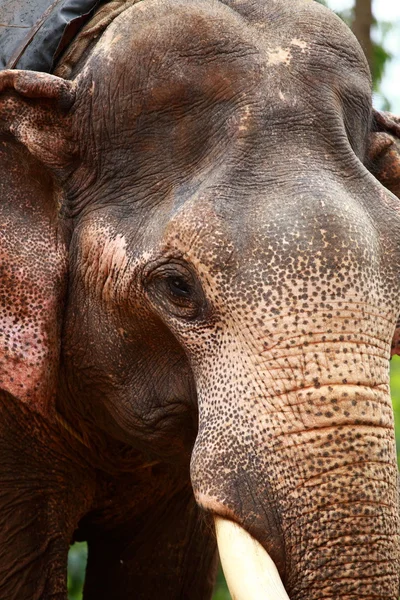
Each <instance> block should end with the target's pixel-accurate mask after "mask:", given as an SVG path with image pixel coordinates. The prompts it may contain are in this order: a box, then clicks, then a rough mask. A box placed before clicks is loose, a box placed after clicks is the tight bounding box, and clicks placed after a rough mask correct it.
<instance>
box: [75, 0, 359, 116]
mask: <svg viewBox="0 0 400 600" xmlns="http://www.w3.org/2000/svg"><path fill="white" fill-rule="evenodd" d="M255 4H256V5H257V7H255V6H254V5H255ZM288 4H293V6H291V7H290V6H289V7H288V6H287V5H288ZM315 5H316V3H315V2H306V1H305V0H296V1H295V2H293V3H287V2H260V3H243V2H241V3H239V4H237V3H236V2H228V1H226V2H213V3H210V2H206V1H198V2H192V1H189V2H185V3H184V2H179V1H176V0H168V1H167V2H165V1H164V0H162V1H161V0H147V1H146V2H138V3H137V4H135V5H134V6H132V7H131V8H129V9H127V10H126V11H125V12H124V13H123V14H122V15H120V16H119V17H117V18H116V19H115V21H114V23H113V24H112V25H111V26H110V27H109V28H108V29H107V31H106V33H105V34H104V35H103V36H102V38H101V40H100V41H99V43H98V44H97V45H96V49H95V51H94V53H93V55H92V56H91V58H90V59H89V61H88V64H87V69H86V70H85V72H87V71H88V70H89V71H90V72H91V76H92V77H94V79H95V80H96V79H98V78H99V77H101V76H102V75H101V74H102V73H103V72H104V69H106V70H107V80H106V84H108V85H109V86H110V93H111V94H112V96H113V98H114V101H118V97H116V96H115V85H117V89H118V92H119V94H118V96H119V97H120V98H121V97H122V98H123V102H126V97H125V92H126V93H128V91H129V93H131V94H132V92H133V97H132V101H131V104H132V107H131V108H132V110H133V113H136V110H138V107H140V106H142V105H143V99H144V98H147V100H146V102H147V103H149V102H151V106H152V109H153V110H155V109H156V108H157V106H158V105H159V104H160V103H161V104H162V102H163V101H165V102H167V101H170V100H171V98H172V97H177V96H179V95H181V96H182V94H183V88H184V86H185V84H190V85H191V86H193V85H195V86H196V90H197V92H199V90H200V88H203V89H206V88H208V89H209V91H214V93H218V94H219V95H220V96H221V95H224V94H228V96H230V97H231V96H232V94H234V93H238V92H239V91H240V90H242V91H243V90H248V89H249V88H251V87H252V86H254V85H256V84H257V85H260V84H261V81H262V84H261V85H262V87H263V95H264V96H265V94H267V95H268V96H270V95H273V96H274V100H275V101H276V102H279V101H283V102H287V100H288V96H287V94H285V92H283V91H282V90H281V89H280V88H281V85H282V84H283V83H284V82H286V84H287V83H288V82H289V83H290V86H289V87H290V89H291V90H292V93H294V90H295V89H297V88H298V87H299V86H298V84H299V80H298V75H299V73H302V74H303V75H304V76H306V78H307V80H308V83H307V85H309V82H310V81H312V80H313V79H316V80H324V81H328V80H330V81H331V82H332V81H334V80H337V79H338V77H339V79H342V80H343V81H344V80H345V81H346V82H347V83H346V85H348V83H349V81H350V80H351V79H352V78H353V76H354V75H356V78H357V77H359V75H360V73H361V74H362V75H363V76H364V77H365V82H364V83H366V88H368V82H369V75H368V68H367V66H366V61H365V59H364V57H363V54H362V52H361V49H360V48H359V46H358V44H357V42H356V40H355V38H354V37H353V36H352V34H351V33H350V32H349V31H348V29H347V28H346V27H345V26H344V25H343V24H342V23H341V22H340V20H339V19H337V18H336V17H335V16H334V15H333V13H331V12H330V11H328V10H325V9H322V8H321V7H319V6H318V5H317V6H315ZM132 57H134V59H133V60H132ZM111 64H112V65H113V68H112V70H110V65H111ZM99 82H100V79H99ZM129 83H131V89H129ZM336 83H337V82H336ZM96 85H97V84H96ZM100 85H101V83H100ZM301 86H304V82H302V83H301ZM286 87H287V86H286ZM182 100H184V98H182Z"/></svg>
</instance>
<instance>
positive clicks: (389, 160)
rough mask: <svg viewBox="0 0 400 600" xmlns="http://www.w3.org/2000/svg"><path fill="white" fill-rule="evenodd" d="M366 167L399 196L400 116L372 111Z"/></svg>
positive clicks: (398, 339)
mask: <svg viewBox="0 0 400 600" xmlns="http://www.w3.org/2000/svg"><path fill="white" fill-rule="evenodd" d="M368 168H369V170H370V171H371V173H372V174H373V175H375V177H376V178H377V179H379V181H380V182H381V183H382V185H384V186H385V187H386V188H387V189H388V190H390V191H391V192H393V194H395V195H396V196H397V197H398V198H400V117H397V116H395V115H392V114H390V113H380V112H378V111H374V115H373V131H372V133H371V138H370V147H369V154H368ZM399 210H400V206H399ZM395 354H399V355H400V318H399V320H398V322H397V325H396V329H395V333H394V336H393V341H392V356H393V355H395Z"/></svg>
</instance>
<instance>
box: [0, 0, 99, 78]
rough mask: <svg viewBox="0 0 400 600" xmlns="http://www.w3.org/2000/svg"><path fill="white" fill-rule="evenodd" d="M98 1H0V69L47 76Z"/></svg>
mask: <svg viewBox="0 0 400 600" xmlns="http://www.w3.org/2000/svg"><path fill="white" fill-rule="evenodd" d="M102 3H103V2H102V1H101V0H55V1H53V2H51V0H0V70H1V69H28V70H32V71H44V72H46V73H51V71H52V68H53V64H54V61H55V59H56V58H57V56H59V55H60V54H61V53H62V51H63V50H64V49H65V48H66V47H67V45H68V44H69V42H70V41H71V40H72V39H73V38H74V36H75V35H76V33H77V32H78V31H79V29H80V28H81V27H82V26H83V25H84V23H85V22H86V21H87V20H88V19H89V18H90V17H91V14H92V13H93V11H94V9H95V8H96V7H97V6H99V5H100V4H102Z"/></svg>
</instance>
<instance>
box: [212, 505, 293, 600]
mask: <svg viewBox="0 0 400 600" xmlns="http://www.w3.org/2000/svg"><path fill="white" fill-rule="evenodd" d="M214 522H215V532H216V536H217V543H218V550H219V554H220V558H221V563H222V568H223V570H224V573H225V577H226V581H227V583H228V587H229V591H230V593H231V596H232V598H233V599H234V600H260V599H261V598H268V599H269V600H289V596H288V595H287V593H286V590H285V588H284V586H283V583H282V581H281V578H280V576H279V573H278V570H277V568H276V566H275V563H274V562H273V560H272V559H271V558H270V556H269V555H268V553H267V552H266V551H265V550H264V548H263V547H262V546H261V544H259V543H258V542H257V541H256V540H255V539H254V538H253V537H251V535H249V534H248V533H247V531H245V530H244V529H243V528H242V527H240V526H239V525H237V524H236V523H233V522H232V521H228V520H227V519H224V518H222V517H218V516H216V517H214Z"/></svg>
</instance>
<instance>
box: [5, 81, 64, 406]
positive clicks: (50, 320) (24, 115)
mask: <svg viewBox="0 0 400 600" xmlns="http://www.w3.org/2000/svg"><path fill="white" fill-rule="evenodd" d="M73 102H74V90H73V85H72V84H71V83H69V82H66V81H64V80H62V79H59V78H57V77H53V76H51V75H46V74H41V73H34V72H29V71H3V72H1V73H0V169H1V177H0V390H5V391H6V392H8V393H10V394H12V395H13V396H14V397H15V398H17V399H18V400H19V401H21V402H24V403H28V404H29V405H30V406H31V407H32V408H33V409H34V410H36V411H39V412H41V413H42V414H44V413H45V414H49V413H50V412H52V410H54V398H55V393H56V382H57V372H58V365H59V354H60V332H61V316H62V304H63V298H64V293H65V284H66V273H67V271H66V258H67V250H66V239H65V236H64V234H63V228H62V227H61V221H60V217H59V204H60V200H61V189H60V186H59V184H58V183H57V172H58V171H59V170H60V168H61V164H62V162H63V161H65V156H66V153H67V152H68V148H67V146H68V144H67V143H66V142H65V141H64V138H65V136H64V134H63V130H66V128H67V125H68V111H69V109H70V107H71V106H72V104H73Z"/></svg>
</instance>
